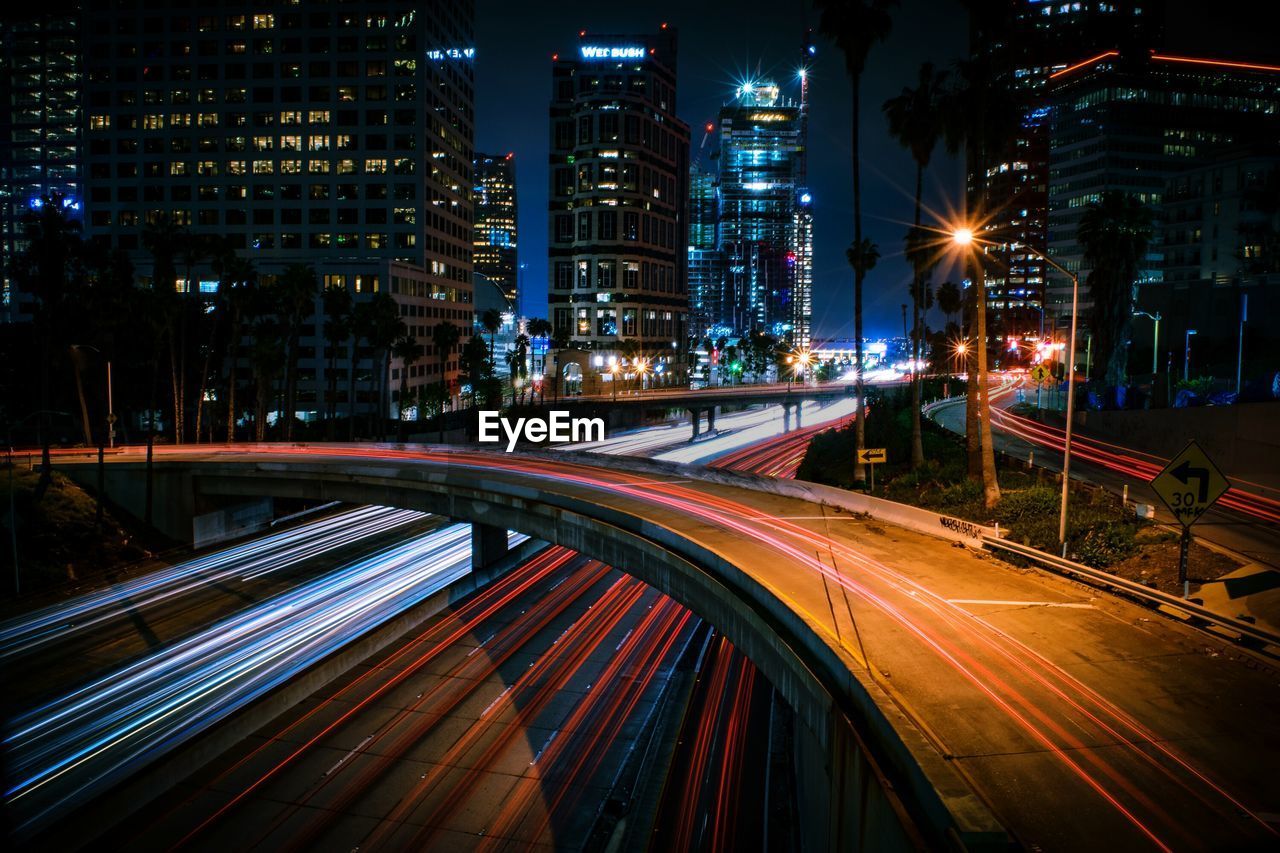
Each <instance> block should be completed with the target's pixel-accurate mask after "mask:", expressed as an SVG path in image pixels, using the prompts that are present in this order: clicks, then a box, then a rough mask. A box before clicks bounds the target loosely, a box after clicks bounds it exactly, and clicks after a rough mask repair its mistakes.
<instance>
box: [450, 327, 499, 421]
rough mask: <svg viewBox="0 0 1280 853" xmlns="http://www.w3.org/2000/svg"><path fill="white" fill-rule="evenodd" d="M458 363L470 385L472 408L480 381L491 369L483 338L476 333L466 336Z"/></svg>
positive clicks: (485, 377)
mask: <svg viewBox="0 0 1280 853" xmlns="http://www.w3.org/2000/svg"><path fill="white" fill-rule="evenodd" d="M458 363H459V365H460V366H461V368H462V370H463V372H465V373H466V375H467V383H468V384H469V385H470V386H471V406H472V408H474V407H475V405H476V395H477V393H478V392H479V390H480V383H481V382H483V381H484V380H485V379H487V378H488V376H489V373H490V371H491V370H492V367H491V365H490V364H489V350H488V348H487V347H486V346H485V345H484V339H483V338H481V337H479V336H477V335H472V336H471V337H469V338H467V342H466V343H465V344H463V345H462V353H461V354H460V355H459V357H458Z"/></svg>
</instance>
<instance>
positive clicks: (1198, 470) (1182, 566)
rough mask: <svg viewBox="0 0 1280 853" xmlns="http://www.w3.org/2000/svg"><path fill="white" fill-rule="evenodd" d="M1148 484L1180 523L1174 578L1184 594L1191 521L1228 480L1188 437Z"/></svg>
mask: <svg viewBox="0 0 1280 853" xmlns="http://www.w3.org/2000/svg"><path fill="white" fill-rule="evenodd" d="M1151 488H1153V489H1154V490H1155V493H1156V494H1157V495H1159V496H1160V500H1162V501H1164V504H1165V506H1167V507H1169V511H1170V512H1172V513H1173V517H1174V518H1176V519H1177V520H1178V521H1179V522H1180V523H1181V524H1182V539H1181V540H1180V541H1179V543H1178V580H1179V582H1181V584H1182V597H1183V598H1186V597H1187V594H1188V588H1189V586H1190V583H1189V582H1188V580H1187V553H1188V552H1189V551H1190V549H1191V525H1193V524H1195V523H1196V521H1197V520H1199V518H1200V516H1202V515H1204V513H1205V511H1206V510H1208V509H1209V507H1211V506H1213V505H1214V504H1215V503H1216V502H1217V501H1218V498H1220V497H1222V496H1223V495H1224V494H1226V493H1227V490H1228V489H1230V488H1231V483H1230V482H1229V481H1228V480H1227V478H1226V477H1225V476H1223V474H1222V472H1221V471H1220V470H1218V466H1217V465H1214V464H1213V460H1212V459H1210V458H1209V457H1208V455H1207V454H1206V453H1205V452H1204V451H1203V450H1202V449H1201V448H1200V445H1198V444H1196V443H1195V442H1194V441H1190V442H1187V446H1186V447H1184V448H1183V449H1182V452H1181V453H1179V454H1178V455H1177V456H1175V457H1173V458H1172V459H1170V460H1169V464H1168V465H1166V466H1164V470H1163V471H1161V472H1160V473H1159V474H1156V476H1155V478H1154V479H1153V480H1152V481H1151Z"/></svg>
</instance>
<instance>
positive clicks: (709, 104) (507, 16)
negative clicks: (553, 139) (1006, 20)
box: [476, 0, 967, 337]
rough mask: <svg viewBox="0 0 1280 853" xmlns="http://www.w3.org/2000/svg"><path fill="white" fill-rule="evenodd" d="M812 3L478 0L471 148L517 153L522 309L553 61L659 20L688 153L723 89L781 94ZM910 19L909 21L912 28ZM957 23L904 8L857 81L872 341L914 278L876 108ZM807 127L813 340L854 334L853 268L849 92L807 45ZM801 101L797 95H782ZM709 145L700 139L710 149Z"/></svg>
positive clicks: (903, 159)
mask: <svg viewBox="0 0 1280 853" xmlns="http://www.w3.org/2000/svg"><path fill="white" fill-rule="evenodd" d="M809 7H810V4H808V3H803V4H802V3H798V2H792V1H791V0H773V2H760V1H759V0H739V2H735V3H715V4H714V5H712V4H711V3H706V2H695V3H690V2H685V3H667V2H662V3H653V4H650V3H645V4H638V3H637V4H634V6H633V5H632V4H629V3H617V4H603V3H601V4H568V3H565V4H561V3H554V4H552V3H542V2H528V0H526V2H520V3H513V2H509V0H479V2H478V3H477V25H476V120H477V121H476V150H477V151H482V152H485V153H506V152H509V151H511V152H515V162H516V182H517V191H518V194H519V229H520V237H519V239H520V260H521V262H522V263H526V264H528V265H529V266H528V269H527V270H526V271H525V278H524V290H523V293H522V297H521V309H522V311H523V312H524V313H525V314H527V315H529V316H543V317H545V316H546V310H547V309H546V276H547V182H548V177H547V174H548V173H547V156H548V136H549V130H548V109H549V106H548V105H549V100H550V93H551V54H553V53H555V52H558V51H559V52H565V53H568V52H570V51H572V50H574V49H575V48H576V46H577V43H578V39H577V34H578V31H579V30H581V29H586V30H587V31H588V32H589V33H591V32H594V33H600V34H632V33H647V32H656V31H657V30H658V28H659V26H660V25H661V24H662V22H664V21H666V22H667V23H668V24H669V25H671V26H673V27H676V28H677V29H678V31H679V37H680V57H679V68H678V84H677V86H678V89H677V92H678V94H677V100H678V107H679V113H680V116H681V118H683V119H684V120H685V121H686V122H688V123H689V125H690V127H691V129H692V136H693V147H694V153H695V155H696V152H697V148H698V144H699V143H700V142H701V140H702V137H703V126H704V125H705V124H706V123H707V122H708V121H710V120H713V119H714V118H715V117H716V115H717V113H718V111H719V108H720V105H721V104H722V103H723V101H724V100H726V99H727V98H728V97H729V96H730V95H731V94H732V92H733V89H734V87H735V85H736V83H735V81H738V80H741V79H743V78H744V77H746V76H748V75H750V76H753V77H754V76H757V72H758V76H772V77H773V78H774V79H776V80H777V81H778V82H779V83H780V84H785V85H791V84H792V81H793V78H794V75H795V71H796V69H797V68H798V62H799V56H800V49H801V45H802V43H803V38H804V33H805V30H806V28H808V27H810V26H812V27H814V28H815V29H816V27H817V15H816V13H814V12H812V11H811V10H810V8H809ZM907 22H909V25H908V23H907ZM966 27H967V19H966V17H965V15H964V13H963V11H962V8H961V6H960V4H959V3H958V2H956V0H904V2H903V3H902V6H901V8H900V9H898V10H897V11H896V12H895V31H894V33H893V35H892V36H890V38H889V40H888V41H887V42H885V43H883V44H880V45H877V46H876V47H875V48H874V49H873V51H872V53H871V56H870V59H869V61H868V70H867V75H866V77H865V79H864V82H863V140H862V163H863V168H862V180H863V204H862V210H863V230H864V232H865V233H866V234H867V236H869V237H870V238H871V239H872V240H875V241H876V242H877V243H878V244H879V246H880V252H881V256H882V260H881V261H880V264H879V265H878V266H877V267H876V269H875V270H874V271H873V272H872V273H871V274H870V276H868V278H867V281H866V295H865V299H866V302H865V311H866V329H865V333H866V334H867V335H868V336H869V337H880V336H884V335H894V334H901V333H902V312H901V308H900V307H899V306H900V305H901V304H902V303H903V302H904V301H906V299H907V290H908V282H909V280H910V269H909V267H908V266H907V264H906V263H905V262H904V261H903V258H902V238H903V235H904V233H905V231H906V227H907V226H908V225H909V224H910V221H911V216H912V193H913V192H914V181H915V171H914V164H913V161H912V160H911V157H910V155H909V154H908V153H907V151H906V150H905V149H903V148H902V147H900V146H899V145H898V144H897V142H895V141H894V140H893V139H891V138H890V137H889V134H888V130H887V126H886V123H885V120H884V117H883V115H882V113H881V111H880V105H881V104H882V103H884V101H885V100H886V99H887V98H890V97H892V96H893V95H896V94H897V93H898V92H899V91H901V89H902V87H903V86H907V85H912V86H914V85H915V80H916V73H917V69H918V68H919V65H920V63H921V62H923V61H925V60H932V61H933V62H934V63H935V64H937V65H939V66H943V67H949V66H950V64H951V63H952V61H954V60H955V59H957V58H959V57H960V56H962V55H963V54H964V52H965V50H966V42H967V32H966ZM815 44H816V46H817V48H818V55H817V59H816V62H815V64H814V66H813V68H812V72H811V73H812V77H811V89H810V93H811V100H810V123H809V143H810V153H809V183H810V187H811V190H812V192H813V195H814V256H815V257H814V286H813V289H814V308H813V322H814V332H815V335H817V336H819V337H852V334H853V272H852V270H851V269H850V267H849V265H848V264H847V263H846V262H845V259H844V250H845V248H846V247H847V246H848V245H849V243H850V242H851V241H852V235H853V208H852V176H851V172H850V166H849V125H850V116H851V111H850V109H851V108H850V87H849V81H848V78H847V77H846V76H845V73H844V67H843V60H842V58H841V56H840V54H839V53H838V52H837V51H836V50H835V48H834V47H832V45H831V44H830V43H829V42H827V41H826V40H824V39H822V38H821V37H820V36H815ZM789 91H790V92H791V93H793V94H798V88H796V87H794V85H791V88H790V90H789ZM713 145H714V139H713V140H712V141H709V142H708V143H707V150H708V151H710V150H711V148H712V147H713ZM962 187H963V179H962V173H961V169H960V167H959V164H958V163H957V162H956V161H955V160H953V159H952V158H951V157H949V156H948V155H947V154H946V152H945V150H943V149H942V148H941V146H940V147H939V150H938V151H937V152H936V153H935V155H934V162H933V163H932V164H931V166H930V170H929V172H928V173H927V174H926V178H925V190H926V202H927V203H930V204H932V205H933V206H934V207H935V208H936V207H938V206H940V205H943V204H944V202H945V201H946V200H951V202H952V204H954V203H955V201H956V200H958V199H959V197H960V194H961V190H962Z"/></svg>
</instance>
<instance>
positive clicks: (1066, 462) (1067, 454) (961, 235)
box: [951, 228, 1080, 557]
mask: <svg viewBox="0 0 1280 853" xmlns="http://www.w3.org/2000/svg"><path fill="white" fill-rule="evenodd" d="M951 239H952V240H953V241H954V242H955V243H956V245H958V246H968V245H969V244H970V243H972V242H974V240H975V239H976V238H975V237H974V236H973V229H971V228H957V229H955V230H954V231H952V232H951ZM1015 247H1016V248H1022V249H1026V250H1027V251H1028V252H1030V253H1031V254H1033V255H1035V256H1036V257H1037V258H1039V259H1040V260H1042V261H1044V262H1045V263H1046V264H1048V265H1049V266H1051V267H1053V268H1054V269H1055V270H1057V271H1058V272H1060V273H1062V274H1063V275H1065V276H1067V277H1068V278H1070V279H1071V338H1070V343H1069V344H1068V346H1067V351H1068V354H1067V433H1066V442H1065V444H1064V445H1063V453H1062V504H1061V507H1060V509H1059V511H1058V544H1059V545H1060V546H1061V547H1062V555H1063V556H1064V557H1065V556H1066V554H1067V494H1068V492H1069V491H1070V488H1071V426H1072V423H1071V422H1072V420H1073V418H1074V417H1075V401H1076V395H1075V376H1076V308H1077V305H1078V303H1079V299H1080V276H1079V275H1078V274H1077V273H1073V272H1071V271H1070V270H1068V269H1066V268H1065V267H1063V266H1062V265H1061V264H1059V263H1057V262H1056V261H1054V260H1053V259H1052V258H1050V257H1049V256H1048V255H1046V254H1044V253H1043V252H1041V251H1040V250H1038V249H1036V248H1034V247H1032V246H1024V245H1021V244H1015ZM978 345H979V346H986V341H980V342H979V344H978ZM970 381H972V377H970Z"/></svg>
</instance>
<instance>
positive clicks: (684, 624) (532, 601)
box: [112, 548, 699, 850]
mask: <svg viewBox="0 0 1280 853" xmlns="http://www.w3.org/2000/svg"><path fill="white" fill-rule="evenodd" d="M698 625H699V620H698V619H696V618H695V617H694V616H693V615H692V614H690V613H689V612H688V611H687V610H685V609H684V608H682V607H680V606H679V605H677V604H676V603H675V602H673V601H671V599H669V598H666V597H665V596H662V595H660V594H658V593H657V592H656V591H654V590H653V589H652V588H650V587H647V586H645V585H644V584H642V583H640V582H639V581H637V580H634V579H632V578H630V577H628V576H626V575H624V574H622V573H621V572H619V571H616V570H613V569H610V568H608V567H606V566H603V565H602V564H600V563H599V562H597V561H593V560H589V559H586V558H584V557H581V556H578V555H576V554H574V553H573V552H571V551H568V550H567V549H564V548H550V549H547V550H544V551H543V552H542V553H541V554H539V555H538V556H537V557H535V558H534V559H532V560H530V561H528V562H526V563H525V564H524V565H522V566H521V567H519V568H517V569H515V570H513V571H511V572H509V573H508V574H507V575H505V576H504V577H502V578H500V579H499V580H497V581H495V582H494V583H493V584H490V585H489V586H488V587H485V588H483V589H482V590H480V591H478V592H477V593H476V594H474V595H472V596H471V597H469V598H468V599H466V600H465V601H464V602H462V603H461V604H460V605H459V606H457V607H456V608H454V609H452V610H450V611H447V612H446V613H443V614H441V615H439V616H438V617H436V618H433V619H431V620H429V621H428V623H427V624H425V625H424V626H421V627H419V628H418V629H415V630H413V631H411V632H410V633H409V634H406V635H405V636H403V637H402V638H401V639H400V640H399V641H397V642H395V643H393V644H391V645H390V646H388V647H386V648H385V649H384V650H383V651H382V652H379V653H378V654H377V655H376V656H374V657H373V658H371V659H370V660H368V661H366V662H365V663H364V664H363V665H362V666H360V667H359V668H357V669H355V670H352V671H351V672H349V673H347V674H346V675H345V676H343V677H341V678H339V679H338V680H336V681H335V682H333V683H331V684H329V685H327V686H326V687H325V688H324V689H323V690H322V691H320V692H319V693H317V694H316V695H314V696H312V697H311V698H310V699H309V700H307V701H305V702H303V703H301V704H300V705H299V706H297V709H296V710H295V711H292V712H290V713H288V714H286V715H284V716H283V717H281V718H278V719H277V720H275V721H273V722H272V723H271V724H270V725H269V726H268V727H266V728H265V729H263V730H262V731H260V732H259V733H258V734H257V735H255V736H254V737H253V738H251V739H250V741H249V742H248V744H247V747H246V748H245V749H243V750H237V751H236V752H235V753H233V754H228V755H226V756H224V757H223V758H222V759H219V760H218V761H216V762H215V763H214V764H213V765H211V766H209V767H207V768H205V769H204V770H202V771H201V772H200V773H199V774H197V776H196V777H194V778H193V779H192V780H191V783H190V784H189V785H186V786H183V788H182V789H181V790H179V791H175V792H173V793H172V794H171V795H170V796H169V797H167V798H166V799H165V800H163V801H162V802H160V803H158V804H157V805H156V806H155V807H153V809H152V814H153V815H155V817H154V819H152V820H151V821H148V822H147V824H146V825H145V826H140V827H135V828H134V829H133V830H124V831H122V832H121V833H120V835H119V837H117V838H114V839H112V843H113V844H114V845H118V846H121V847H124V848H128V849H156V848H160V847H165V848H175V847H176V848H181V849H197V850H226V849H269V850H277V849H357V848H359V849H362V850H363V849H458V848H461V847H465V848H467V849H498V848H501V847H504V846H506V845H508V844H517V845H519V846H520V847H521V848H526V849H527V848H529V847H539V848H540V847H542V846H544V845H554V846H556V847H557V848H559V849H581V848H582V847H583V846H584V845H585V843H586V840H587V838H588V837H589V835H590V833H591V832H592V830H593V828H594V827H595V825H596V822H597V817H598V814H599V810H600V806H601V803H602V802H603V801H604V800H606V799H608V796H609V792H610V790H611V788H612V787H613V785H614V782H615V779H616V777H617V775H618V773H619V772H620V770H621V768H622V765H623V764H624V763H625V761H626V759H627V758H628V756H629V754H630V752H631V750H632V749H633V748H634V747H635V746H636V745H637V744H638V743H640V742H641V741H642V740H643V738H644V736H645V734H646V724H647V722H648V721H649V720H650V718H651V716H652V714H653V711H654V708H655V706H656V703H657V700H658V697H659V695H660V694H661V692H662V690H663V689H664V687H665V684H666V681H667V679H668V678H669V676H670V674H671V672H672V670H673V668H674V666H675V663H676V660H677V659H678V658H679V657H680V656H681V655H682V654H684V653H685V650H686V648H687V646H688V644H689V643H690V641H691V639H692V638H693V636H694V634H695V631H696V629H697V628H698Z"/></svg>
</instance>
